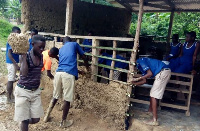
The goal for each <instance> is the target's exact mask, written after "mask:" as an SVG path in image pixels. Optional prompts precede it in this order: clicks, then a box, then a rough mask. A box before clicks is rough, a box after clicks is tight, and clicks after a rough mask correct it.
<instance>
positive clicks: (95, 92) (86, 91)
mask: <svg viewBox="0 0 200 131" xmlns="http://www.w3.org/2000/svg"><path fill="white" fill-rule="evenodd" d="M47 45H48V42H47ZM48 46H49V45H48ZM49 47H51V46H49ZM57 67H58V62H57V61H56V60H55V59H53V60H52V72H53V74H54V73H55V70H56V68H57ZM79 70H83V71H84V70H85V69H84V67H79ZM41 82H42V84H41V86H42V87H44V88H48V89H52V88H50V87H53V82H52V80H50V79H49V78H48V77H47V76H46V72H43V75H42V81H41ZM126 89H127V87H126V86H125V85H121V84H118V83H115V82H110V83H109V84H103V83H97V82H93V81H91V79H90V78H88V77H86V75H83V76H82V75H79V79H78V80H77V81H76V83H75V101H74V103H73V106H72V107H73V108H81V109H86V110H90V111H92V112H94V113H95V114H96V115H97V116H98V117H99V118H100V119H103V120H105V121H106V122H108V123H110V124H111V126H115V127H116V128H118V129H124V119H125V106H126V100H127V98H126Z"/></svg>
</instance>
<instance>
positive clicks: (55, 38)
mask: <svg viewBox="0 0 200 131" xmlns="http://www.w3.org/2000/svg"><path fill="white" fill-rule="evenodd" d="M56 42H57V37H54V43H53V44H54V45H53V47H55V46H56Z"/></svg>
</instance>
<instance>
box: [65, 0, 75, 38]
mask: <svg viewBox="0 0 200 131" xmlns="http://www.w3.org/2000/svg"><path fill="white" fill-rule="evenodd" d="M73 2H74V0H67V6H66V21H65V35H71V31H72V13H73V6H74V4H73Z"/></svg>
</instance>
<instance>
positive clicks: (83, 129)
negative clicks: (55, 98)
mask: <svg viewBox="0 0 200 131" xmlns="http://www.w3.org/2000/svg"><path fill="white" fill-rule="evenodd" d="M0 81H1V86H0V89H1V90H3V89H4V88H5V84H6V82H7V79H6V77H1V78H0ZM2 82H3V83H2ZM41 95H42V103H43V107H44V111H46V109H47V107H48V104H49V102H50V100H51V97H52V90H47V89H46V90H45V89H44V90H43V91H42V94H41ZM60 103H61V101H59V102H58V104H57V105H56V106H55V108H54V110H53V111H52V113H51V121H50V122H48V123H44V122H43V121H42V119H43V118H41V120H40V122H39V123H38V124H35V125H30V131H44V130H45V131H116V130H117V129H116V128H114V127H111V126H110V124H109V123H106V122H105V121H104V120H103V119H99V118H98V117H97V116H96V115H95V114H94V113H93V112H92V111H91V110H83V109H72V108H71V109H70V111H69V115H68V119H73V120H74V124H73V126H71V127H70V128H66V129H62V128H60V127H59V122H60V120H61V116H62V111H60V107H61V104H60ZM13 115H14V104H6V96H5V94H2V95H0V129H1V131H19V128H18V123H17V122H15V121H13Z"/></svg>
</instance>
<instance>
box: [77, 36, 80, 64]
mask: <svg viewBox="0 0 200 131" xmlns="http://www.w3.org/2000/svg"><path fill="white" fill-rule="evenodd" d="M76 42H77V43H78V44H79V45H80V39H77V40H76ZM79 59H80V56H79V54H78V53H77V66H79V61H78V60H79Z"/></svg>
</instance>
